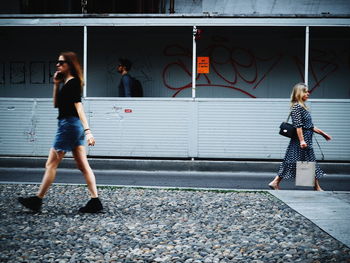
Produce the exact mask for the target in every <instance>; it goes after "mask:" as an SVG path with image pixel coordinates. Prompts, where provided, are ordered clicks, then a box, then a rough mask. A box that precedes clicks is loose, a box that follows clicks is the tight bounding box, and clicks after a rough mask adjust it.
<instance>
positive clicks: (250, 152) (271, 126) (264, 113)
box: [198, 99, 288, 159]
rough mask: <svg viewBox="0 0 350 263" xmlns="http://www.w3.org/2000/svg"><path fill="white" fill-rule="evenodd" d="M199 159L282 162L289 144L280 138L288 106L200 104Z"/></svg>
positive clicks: (274, 103)
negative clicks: (258, 159)
mask: <svg viewBox="0 0 350 263" xmlns="http://www.w3.org/2000/svg"><path fill="white" fill-rule="evenodd" d="M198 115H199V117H198V145H199V150H198V157H200V158H210V157H213V158H262V159H271V158H273V159H278V158H282V156H283V155H284V149H285V147H286V145H287V143H288V140H287V139H285V138H282V137H281V136H279V135H278V131H279V129H278V127H279V125H280V123H281V122H282V121H283V120H285V119H286V118H287V115H288V102H287V101H283V102H282V101H274V100H244V99H242V100H239V99H235V100H231V99H230V100H219V101H218V100H208V101H206V100H204V99H203V100H202V99H201V100H200V101H199V110H198Z"/></svg>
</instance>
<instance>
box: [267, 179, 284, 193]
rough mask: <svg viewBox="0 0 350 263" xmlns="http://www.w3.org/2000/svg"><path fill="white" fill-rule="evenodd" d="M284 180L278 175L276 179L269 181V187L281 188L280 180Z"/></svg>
mask: <svg viewBox="0 0 350 263" xmlns="http://www.w3.org/2000/svg"><path fill="white" fill-rule="evenodd" d="M281 181H282V177H279V176H276V177H275V179H273V180H272V181H271V182H270V183H269V187H270V188H271V189H273V190H280V189H281V188H280V182H281Z"/></svg>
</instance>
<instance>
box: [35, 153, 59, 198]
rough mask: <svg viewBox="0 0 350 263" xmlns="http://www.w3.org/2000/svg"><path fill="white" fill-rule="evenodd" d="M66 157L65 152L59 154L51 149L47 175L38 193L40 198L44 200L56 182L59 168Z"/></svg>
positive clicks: (47, 163)
mask: <svg viewBox="0 0 350 263" xmlns="http://www.w3.org/2000/svg"><path fill="white" fill-rule="evenodd" d="M64 155H65V152H58V151H56V150H55V149H53V148H51V150H50V153H49V157H48V159H47V161H46V165H45V168H46V170H45V174H44V177H43V179H42V182H41V185H40V188H39V191H38V193H37V196H38V197H40V198H44V196H45V194H46V193H47V191H48V190H49V188H50V186H51V184H52V183H53V181H54V180H55V177H56V170H57V167H58V165H59V164H60V162H61V161H62V159H63V157H64Z"/></svg>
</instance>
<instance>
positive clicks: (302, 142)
mask: <svg viewBox="0 0 350 263" xmlns="http://www.w3.org/2000/svg"><path fill="white" fill-rule="evenodd" d="M297 135H298V138H299V142H300V148H302V149H304V148H306V147H307V143H306V142H305V140H304V134H303V128H297Z"/></svg>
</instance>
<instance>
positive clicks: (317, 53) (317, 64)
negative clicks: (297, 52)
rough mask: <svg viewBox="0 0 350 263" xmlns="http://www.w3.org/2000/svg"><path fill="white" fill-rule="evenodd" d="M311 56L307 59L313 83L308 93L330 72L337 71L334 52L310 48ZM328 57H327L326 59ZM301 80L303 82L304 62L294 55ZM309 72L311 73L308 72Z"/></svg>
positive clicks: (319, 84) (318, 85)
mask: <svg viewBox="0 0 350 263" xmlns="http://www.w3.org/2000/svg"><path fill="white" fill-rule="evenodd" d="M310 51H311V52H310V53H311V54H312V55H311V57H310V60H309V76H311V77H312V78H313V79H314V81H315V83H314V84H313V85H312V87H310V89H309V92H310V94H311V93H312V92H314V91H315V90H316V89H317V88H318V87H320V86H321V83H322V82H323V81H325V80H326V79H327V78H328V77H329V76H330V75H331V74H333V73H334V72H336V71H337V69H338V67H339V66H338V64H336V63H335V59H336V58H337V57H336V55H335V54H331V53H329V52H327V51H323V50H319V49H311V50H310ZM327 58H328V59H327ZM294 60H295V64H296V65H297V68H298V71H299V74H300V77H301V80H302V82H305V77H304V63H303V62H301V60H300V59H299V58H298V57H294ZM316 71H317V72H318V73H317V72H316ZM310 73H311V74H310Z"/></svg>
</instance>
